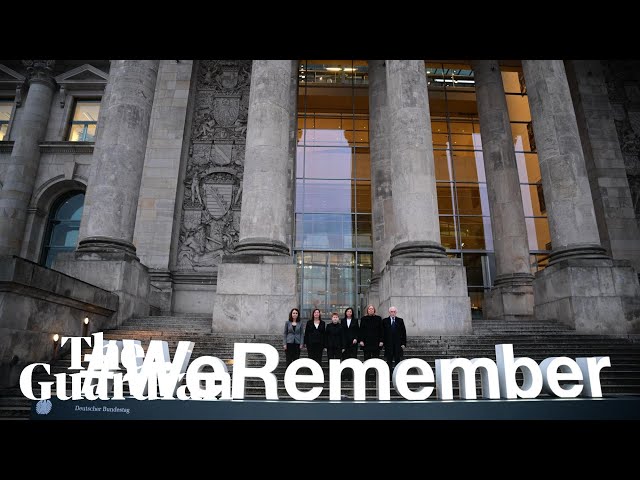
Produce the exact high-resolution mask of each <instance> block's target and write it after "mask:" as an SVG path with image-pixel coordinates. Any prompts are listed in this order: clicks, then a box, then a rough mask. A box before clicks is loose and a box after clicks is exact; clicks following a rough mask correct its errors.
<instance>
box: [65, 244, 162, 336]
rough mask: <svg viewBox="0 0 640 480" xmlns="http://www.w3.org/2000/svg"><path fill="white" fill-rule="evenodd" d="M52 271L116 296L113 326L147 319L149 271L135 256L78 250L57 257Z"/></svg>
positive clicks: (123, 252) (121, 251)
mask: <svg viewBox="0 0 640 480" xmlns="http://www.w3.org/2000/svg"><path fill="white" fill-rule="evenodd" d="M125 243H126V242H125ZM52 268H53V269H54V270H58V271H60V272H63V273H66V274H67V275H71V276H72V277H75V278H78V279H80V280H83V281H85V282H87V283H90V284H92V285H95V286H97V287H100V288H103V289H105V290H108V291H110V292H112V293H115V294H116V295H118V298H119V305H118V313H117V322H116V325H117V326H120V325H122V323H124V322H125V321H127V320H129V319H130V318H132V317H142V316H147V315H149V290H150V281H149V271H148V269H147V267H146V266H144V265H143V264H142V263H140V259H139V258H138V257H137V256H136V255H135V254H133V255H132V254H131V253H130V252H128V251H125V250H118V249H116V250H115V251H113V250H107V251H98V250H97V249H91V250H89V251H88V250H84V251H81V250H80V249H78V250H76V251H75V252H66V253H60V254H58V256H57V257H56V259H55V262H54V264H53V267H52Z"/></svg>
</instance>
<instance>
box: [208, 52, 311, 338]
mask: <svg viewBox="0 0 640 480" xmlns="http://www.w3.org/2000/svg"><path fill="white" fill-rule="evenodd" d="M295 65H296V62H293V61H291V60H254V61H253V64H252V67H251V90H250V94H249V118H248V122H247V144H246V150H245V167H244V180H243V187H242V195H243V198H242V209H241V217H240V241H239V242H238V245H237V246H236V248H235V252H234V254H233V255H226V256H224V257H223V258H222V262H221V264H220V266H219V268H218V284H217V291H216V296H215V299H214V303H213V325H212V329H213V331H214V332H250V333H278V332H280V330H281V327H282V319H283V318H285V319H286V315H287V314H288V313H289V310H290V309H291V308H292V307H294V306H297V305H298V303H299V298H298V295H297V291H296V265H295V264H294V262H293V259H292V257H291V255H290V251H291V250H290V248H291V245H290V244H289V241H290V240H289V237H290V227H289V219H290V217H291V214H290V212H289V211H288V208H290V206H291V202H292V200H289V199H292V197H291V193H290V192H288V190H287V189H289V188H295V186H294V185H295V183H294V182H291V178H290V176H291V173H292V172H293V171H295V170H294V166H293V165H292V163H293V162H294V158H295V157H294V155H292V154H291V153H292V152H291V130H292V129H294V132H295V128H296V126H295V125H296V124H294V123H293V122H292V121H291V115H292V114H293V113H292V112H293V111H295V105H296V98H297V96H296V95H297V92H294V91H293V90H297V82H295V81H294V79H295V76H294V75H293V72H292V70H294V69H295ZM257 312H262V313H260V314H257V315H256V313H257ZM283 315H284V317H283Z"/></svg>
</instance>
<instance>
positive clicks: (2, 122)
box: [0, 100, 13, 141]
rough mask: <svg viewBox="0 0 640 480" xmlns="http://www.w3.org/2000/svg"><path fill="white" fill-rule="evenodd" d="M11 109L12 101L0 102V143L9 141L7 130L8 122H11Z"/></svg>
mask: <svg viewBox="0 0 640 480" xmlns="http://www.w3.org/2000/svg"><path fill="white" fill-rule="evenodd" d="M12 109H13V100H0V141H2V140H9V139H8V138H5V137H6V136H7V130H8V129H9V120H11V110H12Z"/></svg>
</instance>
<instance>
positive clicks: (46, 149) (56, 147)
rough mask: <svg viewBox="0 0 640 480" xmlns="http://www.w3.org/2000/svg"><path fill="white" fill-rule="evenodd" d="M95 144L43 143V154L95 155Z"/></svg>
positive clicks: (41, 145) (41, 150)
mask: <svg viewBox="0 0 640 480" xmlns="http://www.w3.org/2000/svg"><path fill="white" fill-rule="evenodd" d="M94 145H95V144H94V143H93V142H42V143H41V144H40V152H41V153H93V147H94Z"/></svg>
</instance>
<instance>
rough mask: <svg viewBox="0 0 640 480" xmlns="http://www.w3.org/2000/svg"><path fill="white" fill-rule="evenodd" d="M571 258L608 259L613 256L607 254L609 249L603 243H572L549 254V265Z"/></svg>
mask: <svg viewBox="0 0 640 480" xmlns="http://www.w3.org/2000/svg"><path fill="white" fill-rule="evenodd" d="M570 258H575V259H579V258H583V259H592V260H606V259H610V258H611V257H610V256H609V255H607V250H606V249H605V248H604V247H602V246H601V245H597V244H590V243H585V244H583V245H571V246H568V247H561V248H557V249H555V248H554V249H553V251H552V252H551V255H549V265H553V264H554V263H557V262H560V261H562V260H568V259H570Z"/></svg>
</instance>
